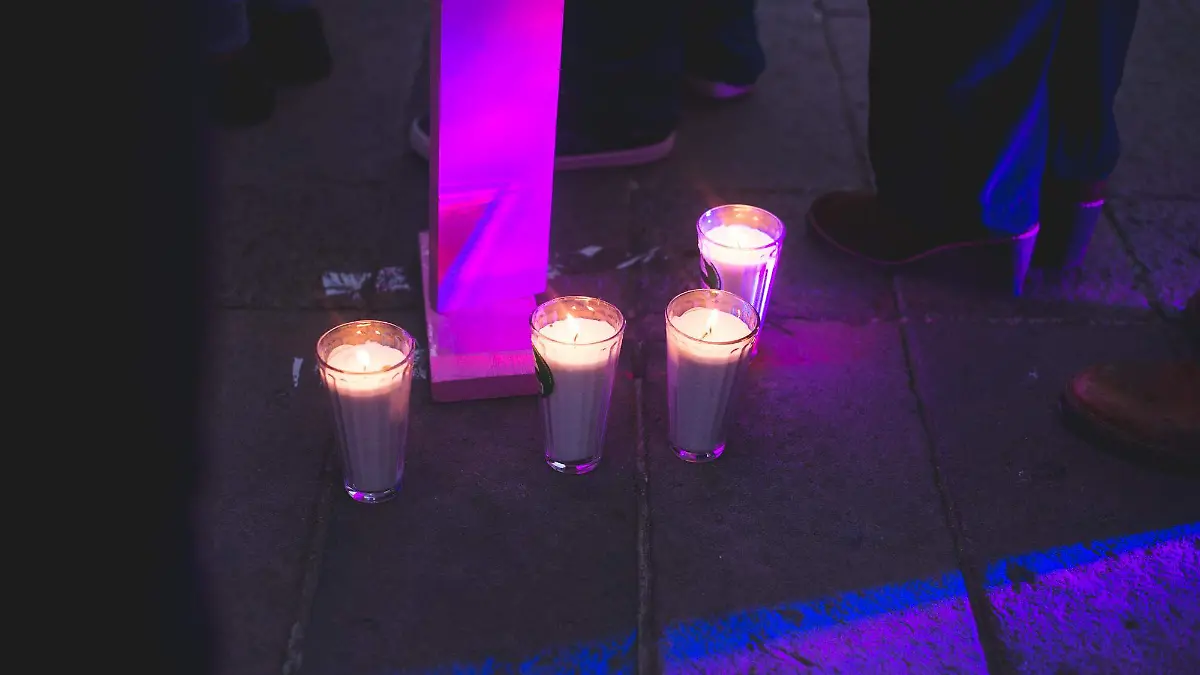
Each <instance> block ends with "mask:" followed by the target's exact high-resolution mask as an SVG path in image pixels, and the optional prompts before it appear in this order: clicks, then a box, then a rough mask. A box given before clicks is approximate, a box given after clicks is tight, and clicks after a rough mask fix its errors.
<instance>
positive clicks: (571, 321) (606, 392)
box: [529, 295, 625, 474]
mask: <svg viewBox="0 0 1200 675" xmlns="http://www.w3.org/2000/svg"><path fill="white" fill-rule="evenodd" d="M529 326H530V329H531V339H532V341H533V355H534V359H535V361H536V363H537V374H538V380H539V381H540V382H541V385H542V400H541V407H542V423H543V428H544V430H545V450H546V463H547V464H549V465H550V468H552V469H554V470H555V471H559V472H561V473H569V474H582V473H587V472H589V471H591V470H592V469H595V468H596V465H597V464H599V463H600V457H601V455H602V453H603V450H604V431H605V427H606V425H607V422H608V405H609V400H610V399H611V397H612V388H613V380H614V379H615V377H616V373H617V359H618V358H619V357H620V356H621V341H622V339H623V338H624V335H625V317H624V316H622V314H621V311H620V310H618V309H617V308H616V307H614V306H613V305H611V304H609V303H607V302H605V301H603V300H599V299H597V298H588V297H583V296H577V295H576V296H564V297H561V298H555V299H554V300H550V301H547V302H545V303H543V304H542V305H541V306H539V307H538V308H537V309H535V310H534V311H533V315H532V316H531V317H530V320H529Z"/></svg>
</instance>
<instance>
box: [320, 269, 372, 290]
mask: <svg viewBox="0 0 1200 675" xmlns="http://www.w3.org/2000/svg"><path fill="white" fill-rule="evenodd" d="M369 276H371V275H370V274H369V273H367V272H326V273H324V274H322V275H321V284H322V285H323V286H324V287H325V295H354V296H357V295H358V293H359V291H361V290H362V285H363V284H364V283H366V281H367V277H369Z"/></svg>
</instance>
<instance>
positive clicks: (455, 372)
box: [420, 232, 540, 403]
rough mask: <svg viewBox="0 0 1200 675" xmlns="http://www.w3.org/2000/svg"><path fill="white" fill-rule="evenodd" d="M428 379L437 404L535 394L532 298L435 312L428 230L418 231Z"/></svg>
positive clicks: (536, 384) (536, 381)
mask: <svg viewBox="0 0 1200 675" xmlns="http://www.w3.org/2000/svg"><path fill="white" fill-rule="evenodd" d="M420 245H421V279H422V281H423V283H422V287H423V293H424V295H425V326H426V332H427V335H428V337H429V382H430V389H431V391H432V394H433V400H435V401H438V402H441V403H449V402H452V401H470V400H477V399H485V398H506V397H510V396H533V395H536V394H537V393H539V391H540V388H539V386H538V380H537V375H536V374H535V372H534V364H533V347H532V344H531V342H530V339H529V315H530V314H531V313H532V312H533V310H534V308H536V307H537V304H536V302H535V301H534V299H533V298H532V297H526V298H517V299H514V300H506V301H501V302H493V303H492V304H491V305H489V306H488V307H487V308H486V309H472V310H465V311H461V312H455V313H453V314H439V313H438V312H437V311H436V310H435V309H434V305H433V303H432V302H431V301H430V299H429V289H430V288H432V286H431V285H430V282H429V271H430V267H429V232H422V233H421V234H420Z"/></svg>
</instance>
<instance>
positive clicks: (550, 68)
mask: <svg viewBox="0 0 1200 675" xmlns="http://www.w3.org/2000/svg"><path fill="white" fill-rule="evenodd" d="M432 14H433V28H432V39H431V43H432V47H431V49H432V53H431V59H430V76H431V79H432V83H431V84H432V87H431V92H430V101H431V110H430V114H431V119H430V122H431V124H430V147H429V160H430V177H431V181H430V183H431V194H430V201H431V204H432V205H433V206H432V208H431V209H430V218H431V221H432V222H431V224H430V230H429V232H422V233H421V237H420V244H421V272H422V274H423V277H424V281H425V283H424V288H425V313H426V321H427V324H428V333H429V371H430V372H429V379H430V382H431V384H432V390H433V398H434V400H437V401H460V400H466V399H479V398H496V397H502V396H522V395H531V394H536V393H538V382H537V377H536V376H535V375H534V363H533V351H532V348H531V346H530V341H529V315H530V313H531V312H532V311H533V309H534V307H535V306H536V305H535V302H534V295H536V294H538V293H541V292H542V291H544V290H546V270H547V267H548V263H549V249H550V201H551V197H552V187H553V176H554V130H555V122H556V114H557V105H558V71H559V55H560V50H561V47H562V18H563V0H487V1H486V2H481V1H480V0H434V2H433V6H432Z"/></svg>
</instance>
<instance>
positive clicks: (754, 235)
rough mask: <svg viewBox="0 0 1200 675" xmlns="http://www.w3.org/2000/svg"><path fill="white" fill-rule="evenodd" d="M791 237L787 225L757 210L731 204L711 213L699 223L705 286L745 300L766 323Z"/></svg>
mask: <svg viewBox="0 0 1200 675" xmlns="http://www.w3.org/2000/svg"><path fill="white" fill-rule="evenodd" d="M786 234H787V229H786V228H784V226H783V221H781V220H779V218H776V217H775V215H774V214H772V213H770V212H769V211H764V210H763V209H760V208H758V207H756V206H747V205H745V204H727V205H725V206H717V207H715V208H711V209H709V210H708V211H705V212H704V215H702V216H700V220H698V221H696V235H697V238H698V240H699V247H700V278H701V281H702V282H703V283H704V287H705V288H710V289H714V290H722V291H729V292H730V293H733V294H734V295H738V296H741V297H742V298H744V299H746V300H747V301H749V302H750V304H752V305H754V309H755V310H756V311H757V312H758V317H759V320H760V321H761V320H763V318H764V317H765V316H766V315H767V304H768V303H769V302H770V300H771V282H772V281H773V280H774V279H775V266H776V265H777V264H778V263H779V254H780V252H781V251H782V250H783V238H784V236H785V235H786Z"/></svg>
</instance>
